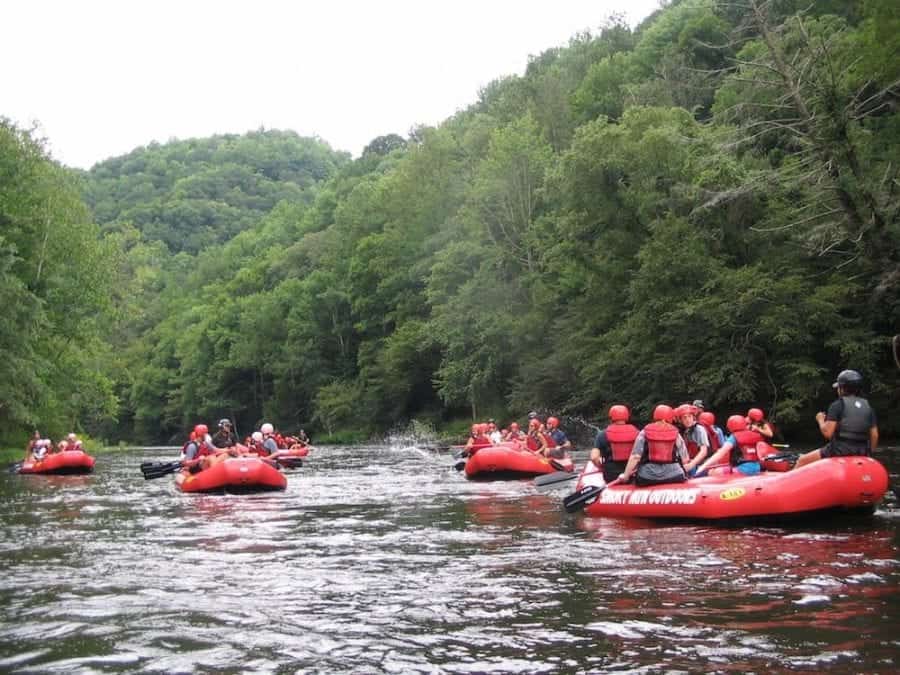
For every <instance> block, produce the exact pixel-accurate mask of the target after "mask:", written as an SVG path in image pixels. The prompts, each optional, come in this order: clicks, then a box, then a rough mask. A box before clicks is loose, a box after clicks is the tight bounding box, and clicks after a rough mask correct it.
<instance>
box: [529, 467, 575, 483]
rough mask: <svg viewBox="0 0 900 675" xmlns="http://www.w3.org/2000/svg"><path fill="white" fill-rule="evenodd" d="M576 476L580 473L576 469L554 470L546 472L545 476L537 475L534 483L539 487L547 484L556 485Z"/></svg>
mask: <svg viewBox="0 0 900 675" xmlns="http://www.w3.org/2000/svg"><path fill="white" fill-rule="evenodd" d="M575 478H578V474H577V473H575V472H574V471H554V472H553V473H545V474H544V475H543V476H537V477H536V478H535V479H534V484H535V485H536V486H537V487H544V486H547V485H555V484H556V483H563V482H565V481H567V480H573V479H575Z"/></svg>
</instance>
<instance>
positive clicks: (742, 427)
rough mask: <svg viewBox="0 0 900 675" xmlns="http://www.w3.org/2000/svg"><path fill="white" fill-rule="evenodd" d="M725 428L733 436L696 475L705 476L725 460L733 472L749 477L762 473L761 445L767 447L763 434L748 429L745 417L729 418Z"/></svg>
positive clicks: (701, 466)
mask: <svg viewBox="0 0 900 675" xmlns="http://www.w3.org/2000/svg"><path fill="white" fill-rule="evenodd" d="M725 428H726V429H728V431H729V433H730V434H731V435H730V436H728V438H726V439H725V442H724V443H723V444H722V447H720V448H719V449H718V450H716V451H715V452H714V453H713V454H712V456H711V457H709V459H707V460H706V461H705V462H703V463H702V464H701V465H700V466H699V467H697V471H696V473H695V475H696V476H705V475H706V474H707V471H708V470H709V469H710V468H711V467H716V466H720V465H721V464H722V463H723V460H727V463H728V466H729V467H730V468H731V470H732V471H737V472H739V473H743V474H745V475H748V476H750V475H754V474H757V473H759V472H760V471H762V465H761V464H760V463H759V459H760V457H759V449H760V444H763V445H765V439H764V438H763V436H762V434H761V433H759V432H758V431H753V430H752V429H748V428H747V418H746V417H744V416H743V415H732V416H731V417H729V418H728V421H727V422H726V423H725Z"/></svg>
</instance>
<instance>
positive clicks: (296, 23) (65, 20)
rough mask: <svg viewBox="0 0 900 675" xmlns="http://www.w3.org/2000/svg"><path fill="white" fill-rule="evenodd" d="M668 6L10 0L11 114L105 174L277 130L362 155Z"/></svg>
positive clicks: (623, 2)
mask: <svg viewBox="0 0 900 675" xmlns="http://www.w3.org/2000/svg"><path fill="white" fill-rule="evenodd" d="M659 4H660V0H592V1H590V0H544V1H543V2H536V1H534V0H517V1H516V0H496V1H492V0H480V1H475V0H453V1H452V2H450V1H447V2H441V3H438V2H433V1H432V0H418V1H415V0H369V1H368V2H365V1H363V0H318V2H301V1H299V0H283V1H282V2H277V1H275V0H253V1H246V0H245V1H230V0H227V1H226V0H222V1H219V2H212V1H208V0H180V1H178V2H173V1H171V0H156V1H147V0H113V1H101V0H69V1H66V0H58V1H51V0H5V1H4V2H3V3H2V14H0V15H2V19H3V24H4V26H3V29H2V31H0V33H2V37H0V64H2V66H0V67H2V70H0V116H4V117H8V118H11V119H12V120H14V121H15V122H16V123H18V124H19V125H20V126H24V127H30V126H31V125H32V124H33V123H37V124H38V129H39V133H40V134H41V135H43V136H44V137H45V138H47V140H48V147H49V149H50V151H51V154H52V155H53V157H54V158H56V159H58V160H59V161H61V162H62V163H64V164H67V165H69V166H77V167H82V168H89V167H90V166H91V165H93V164H94V163H95V162H98V161H100V160H103V159H106V158H107V157H112V156H116V155H122V154H125V153H127V152H129V151H131V150H133V149H134V148H136V147H138V146H141V145H146V144H147V143H149V142H151V141H154V140H155V141H159V142H165V141H167V140H170V139H172V138H179V139H184V138H191V137H196V136H210V135H213V134H217V133H244V132H246V131H249V130H253V129H258V128H259V127H261V126H263V127H266V128H268V129H293V130H295V131H297V132H298V133H299V134H301V135H304V136H319V137H320V138H322V139H324V140H325V141H327V142H328V143H329V144H330V145H331V146H332V147H333V148H335V149H337V150H347V151H349V152H351V153H353V155H354V156H356V155H358V154H359V153H360V152H361V151H362V149H363V147H365V146H366V145H367V144H368V143H369V141H371V140H372V139H373V138H375V137H377V136H380V135H383V134H389V133H398V134H400V135H403V136H405V135H406V134H407V133H408V132H409V130H410V129H411V128H412V127H413V126H415V125H417V124H429V125H436V124H439V123H440V122H441V121H443V120H445V119H446V118H448V117H450V116H451V115H453V113H454V112H456V111H457V110H459V109H462V108H465V107H466V106H468V105H470V104H471V103H474V102H475V101H476V99H477V96H478V90H479V89H480V88H481V87H483V86H484V85H486V84H488V83H489V82H491V81H492V80H494V79H496V78H498V77H502V76H504V75H512V74H522V73H523V72H524V70H525V66H526V65H527V63H528V56H529V55H537V54H540V53H541V52H542V51H544V50H546V49H549V48H551V47H556V46H564V45H566V44H567V43H568V41H569V38H570V37H572V36H573V35H575V34H576V33H578V32H581V31H584V30H590V31H592V32H594V33H596V32H597V30H598V28H599V26H601V25H602V24H603V23H604V22H605V20H606V19H607V18H608V17H609V15H610V14H612V13H621V14H623V15H624V16H625V18H626V20H627V21H628V23H629V24H630V25H632V26H635V25H636V24H637V23H639V22H640V20H641V19H643V18H644V17H646V16H647V15H648V14H650V13H651V12H652V11H653V10H654V9H656V8H657V7H658V6H659Z"/></svg>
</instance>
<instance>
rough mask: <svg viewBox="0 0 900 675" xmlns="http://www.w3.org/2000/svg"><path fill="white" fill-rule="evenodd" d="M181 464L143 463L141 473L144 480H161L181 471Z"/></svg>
mask: <svg viewBox="0 0 900 675" xmlns="http://www.w3.org/2000/svg"><path fill="white" fill-rule="evenodd" d="M181 466H182V465H181V462H144V463H143V464H141V473H142V474H144V480H152V479H154V478H162V477H163V476H168V475H169V474H172V473H175V472H176V471H178V470H180V469H181Z"/></svg>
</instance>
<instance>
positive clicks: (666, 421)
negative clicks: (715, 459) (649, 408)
mask: <svg viewBox="0 0 900 675" xmlns="http://www.w3.org/2000/svg"><path fill="white" fill-rule="evenodd" d="M674 417H675V413H674V411H673V410H672V408H671V407H669V406H667V405H664V404H660V405H658V406H656V408H654V410H653V422H652V423H650V424H648V425H647V426H645V427H644V428H643V429H642V430H641V432H640V433H639V434H638V436H637V438H636V439H635V441H634V448H633V449H632V451H631V456H630V457H629V458H628V464H627V465H626V466H625V470H624V471H623V472H622V475H621V476H619V479H618V481H619V482H626V481H628V480H630V479H631V476H632V475H635V483H636V484H637V485H639V486H643V485H661V484H664V483H682V482H684V481H685V480H686V478H687V476H686V474H685V472H684V468H683V465H684V464H686V463H687V462H688V460H689V458H688V454H687V447H686V446H685V444H684V439H683V438H682V437H681V434H679V433H678V429H677V428H676V427H675V426H674V425H673V424H672V420H673V419H674Z"/></svg>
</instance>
